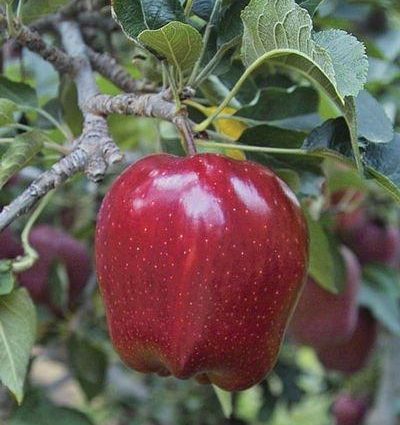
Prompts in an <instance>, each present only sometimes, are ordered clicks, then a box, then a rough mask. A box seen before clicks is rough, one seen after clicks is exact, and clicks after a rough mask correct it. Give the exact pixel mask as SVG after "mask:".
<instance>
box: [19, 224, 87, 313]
mask: <svg viewBox="0 0 400 425" xmlns="http://www.w3.org/2000/svg"><path fill="white" fill-rule="evenodd" d="M30 243H31V245H32V246H33V248H34V249H35V250H36V251H37V253H38V254H39V260H38V261H37V262H36V264H35V265H34V266H33V267H32V268H31V269H29V270H27V271H25V272H24V273H21V274H20V276H19V281H20V283H21V285H23V286H25V287H26V288H27V289H28V290H29V292H30V294H31V296H32V298H33V300H34V301H35V302H37V303H42V304H46V305H48V306H49V307H50V308H52V309H53V310H58V309H59V306H55V305H54V302H53V300H52V296H51V288H50V277H51V272H52V269H53V268H54V266H55V265H56V264H62V265H63V266H64V267H65V270H66V274H67V278H68V284H69V288H68V306H69V307H70V308H72V307H73V306H74V305H75V304H76V303H77V301H78V298H79V295H80V294H81V292H82V290H83V289H84V287H85V285H86V283H87V280H88V278H89V275H90V273H91V268H92V266H91V259H90V256H89V254H88V251H87V249H86V247H85V246H84V245H83V244H82V243H81V242H79V241H78V240H76V239H74V238H73V237H71V236H70V235H68V234H67V233H65V232H63V231H61V230H58V229H56V228H54V227H52V226H48V225H40V226H38V227H36V228H34V229H33V230H32V232H31V234H30Z"/></svg>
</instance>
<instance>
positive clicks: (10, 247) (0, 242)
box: [0, 229, 23, 259]
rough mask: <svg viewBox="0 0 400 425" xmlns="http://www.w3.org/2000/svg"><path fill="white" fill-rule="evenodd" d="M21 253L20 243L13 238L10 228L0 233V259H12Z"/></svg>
mask: <svg viewBox="0 0 400 425" xmlns="http://www.w3.org/2000/svg"><path fill="white" fill-rule="evenodd" d="M22 254H23V249H22V245H21V243H20V242H19V241H18V240H17V239H16V238H15V236H14V235H13V233H12V231H11V230H10V229H5V230H3V231H2V232H1V233H0V259H12V258H15V257H18V255H22Z"/></svg>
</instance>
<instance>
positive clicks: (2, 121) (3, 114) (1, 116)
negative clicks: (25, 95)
mask: <svg viewBox="0 0 400 425" xmlns="http://www.w3.org/2000/svg"><path fill="white" fill-rule="evenodd" d="M17 110H18V106H17V105H16V104H15V103H14V102H13V101H11V100H9V99H0V127H3V126H5V125H7V124H12V123H13V122H14V112H15V111H17Z"/></svg>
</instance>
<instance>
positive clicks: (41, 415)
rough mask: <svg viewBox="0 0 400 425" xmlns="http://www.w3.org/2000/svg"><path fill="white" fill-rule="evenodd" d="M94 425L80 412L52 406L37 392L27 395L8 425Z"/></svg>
mask: <svg viewBox="0 0 400 425" xmlns="http://www.w3.org/2000/svg"><path fill="white" fill-rule="evenodd" d="M39 424H40V425H54V424H57V425H94V424H93V422H92V421H91V420H90V419H89V418H88V417H87V416H86V415H85V414H84V413H82V412H80V411H78V410H75V409H70V408H67V407H61V406H56V405H54V404H53V403H52V402H51V401H50V400H48V399H46V398H45V396H44V394H42V393H40V392H39V390H35V391H31V392H30V393H28V395H27V397H26V400H25V401H24V403H23V405H22V406H21V407H20V408H19V409H17V410H16V411H15V413H14V415H13V416H12V417H11V419H10V421H9V422H8V425H39Z"/></svg>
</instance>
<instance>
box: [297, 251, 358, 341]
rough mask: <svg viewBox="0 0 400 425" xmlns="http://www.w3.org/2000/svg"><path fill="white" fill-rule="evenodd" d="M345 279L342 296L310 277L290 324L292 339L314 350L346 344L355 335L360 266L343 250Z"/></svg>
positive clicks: (349, 253)
mask: <svg viewBox="0 0 400 425" xmlns="http://www.w3.org/2000/svg"><path fill="white" fill-rule="evenodd" d="M341 251H342V254H343V259H344V262H345V272H346V280H345V284H344V290H343V292H342V293H340V294H337V295H336V294H332V293H331V292H328V291H327V290H325V289H324V288H322V287H321V286H320V285H318V283H316V282H315V281H314V280H313V279H311V278H309V279H308V282H307V284H306V286H305V288H304V291H303V294H302V295H301V298H300V301H299V303H298V305H297V307H296V310H295V312H294V315H293V318H292V320H291V323H290V327H289V333H290V335H291V336H292V337H293V339H294V340H295V341H296V342H298V343H300V344H305V345H311V346H312V347H314V348H321V347H324V346H326V345H332V344H337V343H341V342H343V341H346V340H348V339H349V338H350V336H351V335H352V333H353V331H354V329H355V326H356V323H357V315H358V307H357V296H358V293H359V290H360V287H361V267H360V264H359V262H358V260H357V258H356V256H355V255H354V254H353V253H352V252H351V251H350V250H349V249H348V248H346V247H343V248H342V250H341Z"/></svg>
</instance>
